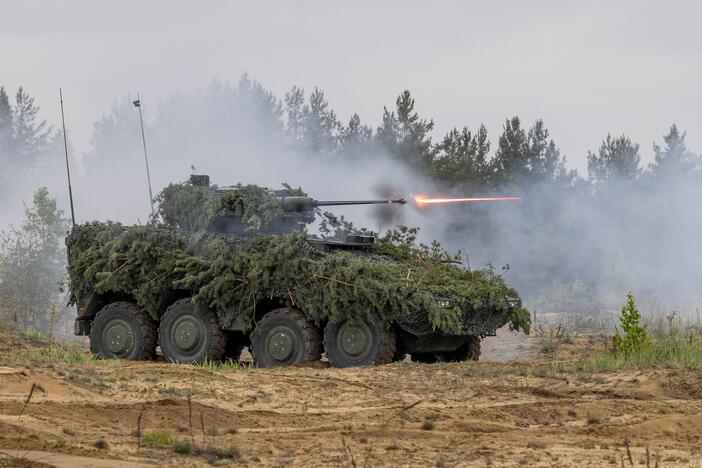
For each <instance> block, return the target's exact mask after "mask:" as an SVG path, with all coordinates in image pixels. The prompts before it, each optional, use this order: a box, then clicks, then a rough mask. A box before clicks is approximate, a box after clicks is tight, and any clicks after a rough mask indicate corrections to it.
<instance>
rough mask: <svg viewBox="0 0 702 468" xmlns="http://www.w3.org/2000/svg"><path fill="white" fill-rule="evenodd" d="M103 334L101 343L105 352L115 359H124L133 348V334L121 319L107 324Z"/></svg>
mask: <svg viewBox="0 0 702 468" xmlns="http://www.w3.org/2000/svg"><path fill="white" fill-rule="evenodd" d="M104 330H105V331H104V332H103V342H104V343H105V347H106V348H107V350H108V351H109V352H110V353H112V354H114V355H115V356H117V357H124V356H127V355H129V353H130V352H131V351H132V349H133V348H134V334H133V333H132V328H131V327H130V326H129V324H128V323H127V322H126V321H124V320H121V319H114V320H111V321H110V322H108V323H107V326H106V327H105V329H104Z"/></svg>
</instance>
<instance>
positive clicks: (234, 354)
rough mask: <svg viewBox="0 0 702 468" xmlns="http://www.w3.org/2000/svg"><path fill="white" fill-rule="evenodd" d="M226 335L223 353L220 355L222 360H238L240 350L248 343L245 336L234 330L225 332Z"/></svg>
mask: <svg viewBox="0 0 702 468" xmlns="http://www.w3.org/2000/svg"><path fill="white" fill-rule="evenodd" d="M225 334H226V337H227V344H226V345H225V347H224V354H223V355H222V360H223V361H229V360H231V361H238V360H239V356H241V351H242V350H243V349H244V347H245V346H246V345H247V344H248V341H249V340H248V339H247V337H246V336H245V335H244V334H243V333H241V332H236V331H228V332H226V333H225Z"/></svg>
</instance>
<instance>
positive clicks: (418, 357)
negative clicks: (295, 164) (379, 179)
mask: <svg viewBox="0 0 702 468" xmlns="http://www.w3.org/2000/svg"><path fill="white" fill-rule="evenodd" d="M156 201H157V202H158V211H157V213H156V215H155V216H154V217H153V219H152V220H151V221H150V222H149V223H148V224H146V225H140V226H124V225H122V224H120V223H115V222H92V223H86V224H82V225H77V226H75V227H74V228H73V229H72V231H71V232H70V234H69V235H68V237H67V239H66V242H67V247H68V260H69V263H68V269H69V278H70V295H71V303H73V304H75V305H76V306H77V310H78V316H77V319H76V321H75V334H76V335H88V336H89V337H90V346H91V350H92V352H93V354H94V355H96V356H97V357H100V358H122V359H154V358H155V357H156V355H157V353H156V351H157V348H158V347H160V351H161V354H162V355H163V357H164V358H165V359H166V360H168V361H172V362H181V363H202V362H205V361H209V360H212V361H216V360H221V359H237V358H238V357H239V354H240V352H241V351H242V349H243V348H244V347H246V346H248V347H249V349H250V351H251V354H252V356H253V359H254V361H255V363H256V364H257V365H259V366H261V367H273V366H279V365H293V364H303V363H305V362H309V361H315V360H319V359H320V358H321V357H322V355H323V354H324V355H325V356H326V359H327V360H328V361H329V363H330V365H331V366H334V367H347V366H358V365H377V364H385V363H390V362H392V361H394V360H399V359H403V358H404V357H405V356H406V355H407V354H409V355H411V358H412V360H415V361H422V362H434V361H443V360H446V361H460V360H467V359H478V357H479V355H480V340H481V338H483V337H485V336H490V335H494V334H495V332H496V330H497V329H498V328H500V327H502V326H504V325H505V324H510V327H512V328H513V329H519V328H521V329H524V330H528V327H529V314H528V312H527V311H526V310H525V309H523V308H522V306H521V302H520V299H519V296H518V295H517V293H516V291H514V290H513V289H512V288H510V287H508V286H507V285H506V284H505V282H504V280H503V278H502V277H501V276H499V275H498V274H496V273H495V272H493V271H492V270H491V269H485V270H470V269H466V268H463V267H462V266H461V265H460V259H459V258H458V257H456V256H451V255H449V254H447V253H446V252H445V251H444V250H443V249H441V247H440V246H439V244H438V243H433V244H432V245H431V246H426V245H421V244H420V245H417V243H416V242H415V240H416V239H415V238H416V230H414V229H408V228H399V229H398V230H392V231H389V232H388V233H386V234H385V235H384V236H382V237H378V236H376V235H375V234H374V233H371V232H369V231H366V230H357V229H355V228H353V226H352V225H350V223H347V222H345V221H344V220H343V218H342V219H336V218H334V217H332V216H331V215H329V214H325V216H326V218H325V221H324V222H323V223H322V226H321V227H320V232H321V234H320V235H312V234H310V233H308V232H307V230H306V227H307V225H309V224H310V223H312V222H313V221H314V220H315V216H316V215H318V214H320V211H321V208H320V207H323V206H331V205H349V204H380V203H383V204H402V203H404V200H402V199H398V200H370V201H344V202H321V201H317V200H314V199H312V198H310V197H308V196H307V195H306V194H305V193H304V192H303V191H302V190H300V189H293V188H292V187H290V186H285V188H284V189H283V190H269V189H266V188H262V187H258V186H252V185H236V186H230V187H217V186H213V185H211V184H210V182H209V177H207V176H191V178H190V180H189V181H187V182H184V183H178V184H171V185H169V186H168V187H166V188H165V189H164V190H163V191H162V192H161V193H160V194H159V196H158V197H157V200H156Z"/></svg>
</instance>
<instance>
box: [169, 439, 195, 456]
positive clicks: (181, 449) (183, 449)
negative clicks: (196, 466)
mask: <svg viewBox="0 0 702 468" xmlns="http://www.w3.org/2000/svg"><path fill="white" fill-rule="evenodd" d="M192 450H193V448H192V446H191V445H190V442H188V441H187V440H176V441H174V442H173V451H174V452H175V453H181V454H186V453H190V452H192Z"/></svg>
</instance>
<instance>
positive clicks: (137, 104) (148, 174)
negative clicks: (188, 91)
mask: <svg viewBox="0 0 702 468" xmlns="http://www.w3.org/2000/svg"><path fill="white" fill-rule="evenodd" d="M133 104H134V107H136V108H138V109H139V123H140V124H141V142H142V143H143V144H144V161H145V162H146V180H147V182H148V183H149V202H151V216H154V215H155V214H154V196H153V193H152V192H151V174H150V173H149V157H148V156H147V154H146V137H145V136H144V119H143V117H142V116H141V97H139V93H137V99H136V101H134V102H133Z"/></svg>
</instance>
